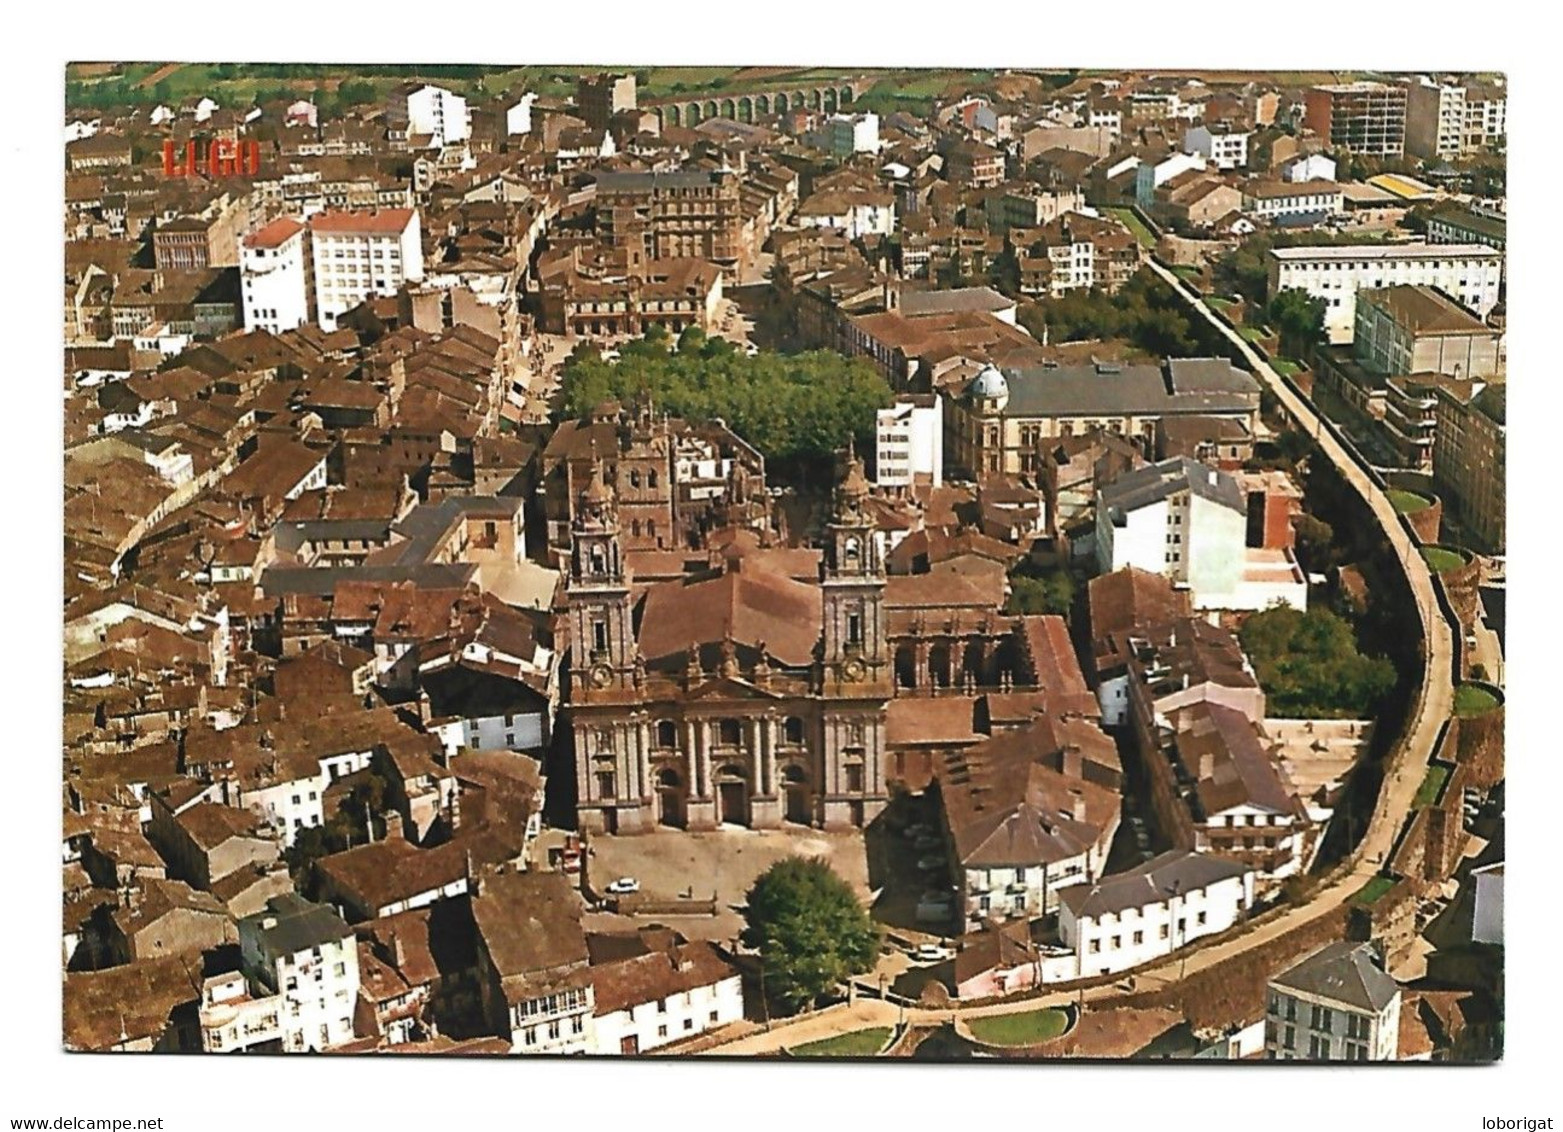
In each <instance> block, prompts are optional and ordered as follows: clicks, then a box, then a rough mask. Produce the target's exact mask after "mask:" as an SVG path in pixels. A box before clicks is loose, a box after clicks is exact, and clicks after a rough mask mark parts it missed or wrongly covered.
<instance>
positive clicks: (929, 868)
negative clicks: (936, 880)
mask: <svg viewBox="0 0 1563 1132" xmlns="http://www.w3.org/2000/svg"><path fill="white" fill-rule="evenodd" d="M947 864H949V862H948V861H946V860H945V859H944V858H943V857H938V856H935V855H933V854H931V853H930V854H929V855H928V856H926V857H919V858H918V859H917V867H918V868H919V869H921V870H922V871H923V872H925V873H938V872H943V871H944V867H945V865H947Z"/></svg>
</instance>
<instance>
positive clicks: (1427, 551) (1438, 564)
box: [1422, 546, 1465, 574]
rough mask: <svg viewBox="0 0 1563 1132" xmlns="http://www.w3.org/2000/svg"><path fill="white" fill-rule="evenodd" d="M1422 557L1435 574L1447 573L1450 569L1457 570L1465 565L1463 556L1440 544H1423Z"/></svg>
mask: <svg viewBox="0 0 1563 1132" xmlns="http://www.w3.org/2000/svg"><path fill="white" fill-rule="evenodd" d="M1422 557H1423V558H1424V559H1426V560H1427V564H1428V566H1429V567H1430V568H1431V569H1432V571H1433V573H1435V574H1447V573H1448V572H1449V571H1450V570H1458V569H1459V568H1460V567H1461V566H1464V565H1465V559H1464V558H1461V557H1460V556H1459V555H1458V554H1456V553H1455V552H1454V551H1452V550H1445V549H1444V548H1443V547H1441V546H1424V547H1423V548H1422Z"/></svg>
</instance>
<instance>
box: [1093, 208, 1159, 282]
mask: <svg viewBox="0 0 1563 1132" xmlns="http://www.w3.org/2000/svg"><path fill="white" fill-rule="evenodd" d="M1103 211H1105V212H1106V213H1107V214H1108V215H1109V216H1116V217H1117V218H1118V219H1119V220H1121V221H1123V223H1124V225H1125V226H1126V227H1127V228H1128V229H1129V231H1131V232H1133V233H1134V238H1135V239H1136V240H1138V241H1140V247H1142V248H1154V247H1155V246H1156V237H1155V235H1154V234H1153V233H1152V232H1151V230H1150V229H1149V228H1147V227H1146V226H1145V222H1144V221H1142V220H1141V219H1140V218H1139V217H1138V216H1136V215H1135V214H1134V210H1133V209H1132V208H1108V209H1104V210H1103ZM1173 270H1174V271H1176V270H1177V269H1176V268H1173Z"/></svg>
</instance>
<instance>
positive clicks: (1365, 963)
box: [1265, 941, 1400, 1061]
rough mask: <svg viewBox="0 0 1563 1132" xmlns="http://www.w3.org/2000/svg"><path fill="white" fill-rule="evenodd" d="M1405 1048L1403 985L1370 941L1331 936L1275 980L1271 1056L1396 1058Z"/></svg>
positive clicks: (1268, 1020) (1269, 1016) (1268, 1021)
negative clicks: (1402, 1035) (1402, 1044)
mask: <svg viewBox="0 0 1563 1132" xmlns="http://www.w3.org/2000/svg"><path fill="white" fill-rule="evenodd" d="M1399 1049H1400V987H1399V985H1398V984H1397V983H1396V982H1395V980H1394V979H1392V978H1390V977H1389V976H1388V975H1387V974H1385V973H1384V969H1383V967H1382V966H1381V965H1380V963H1379V960H1378V958H1377V957H1376V956H1375V955H1374V954H1373V951H1372V949H1371V948H1370V947H1369V945H1368V944H1365V943H1349V942H1345V941H1342V942H1340V943H1332V944H1329V945H1328V946H1326V947H1323V948H1321V949H1320V950H1318V951H1315V952H1314V953H1313V954H1312V955H1309V956H1308V957H1307V958H1306V959H1303V960H1302V961H1301V962H1300V963H1297V964H1294V965H1293V966H1291V967H1289V968H1287V969H1286V970H1285V971H1282V972H1281V973H1280V974H1278V975H1276V976H1275V977H1274V978H1272V979H1271V980H1270V987H1269V1001H1268V1004H1267V1009H1266V1012H1265V1057H1266V1058H1268V1059H1270V1060H1271V1061H1394V1060H1395V1059H1396V1057H1397V1056H1398V1055H1399Z"/></svg>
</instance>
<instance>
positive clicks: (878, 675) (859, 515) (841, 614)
mask: <svg viewBox="0 0 1563 1132" xmlns="http://www.w3.org/2000/svg"><path fill="white" fill-rule="evenodd" d="M868 496H869V485H868V479H867V477H865V476H864V474H863V462H862V461H861V460H859V459H858V458H857V454H856V452H855V451H854V450H853V449H852V448H851V447H850V446H849V447H848V449H847V472H846V475H845V476H844V477H843V478H842V481H841V483H840V485H839V486H838V487H837V489H836V501H835V513H834V515H833V516H832V518H831V521H830V524H829V542H828V544H827V545H826V547H825V555H824V562H823V564H822V566H821V577H820V589H821V591H822V597H821V605H822V607H823V609H822V611H823V615H824V620H825V625H824V633H823V646H822V649H821V656H820V695H821V701H822V702H821V712H820V724H821V729H822V732H823V739H824V743H823V746H822V749H821V752H820V764H819V766H818V770H819V773H820V774H821V777H822V781H823V785H824V790H823V792H822V797H821V799H820V803H821V804H820V810H821V816H822V818H823V819H824V824H825V826H826V828H834V829H842V828H850V827H858V828H861V827H863V826H865V825H867V824H868V823H869V822H870V821H872V820H873V819H874V816H875V815H876V814H878V813H879V812H880V811H881V810H883V809H884V807H885V804H886V793H885V765H884V762H885V720H886V711H885V708H886V705H887V704H888V703H889V701H890V697H891V696H892V695H893V694H894V690H893V688H892V687H891V679H890V678H891V667H890V655H889V646H888V645H887V643H886V639H885V638H886V632H885V609H884V607H885V566H884V561H883V559H882V557H881V555H880V552H879V545H878V543H877V542H876V541H875V538H874V523H873V520H872V518H871V517H870V515H869V511H868V509H867V506H866V504H867V501H868Z"/></svg>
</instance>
